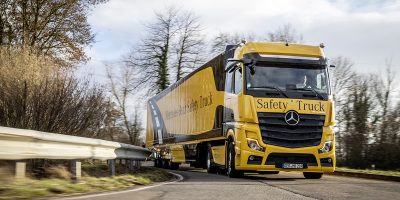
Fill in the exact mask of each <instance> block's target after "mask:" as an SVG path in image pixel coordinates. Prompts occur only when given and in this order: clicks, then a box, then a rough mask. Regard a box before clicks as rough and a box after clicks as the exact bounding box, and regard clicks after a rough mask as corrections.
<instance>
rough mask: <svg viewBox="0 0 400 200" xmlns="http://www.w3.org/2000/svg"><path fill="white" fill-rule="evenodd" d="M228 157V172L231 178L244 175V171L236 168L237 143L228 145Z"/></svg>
mask: <svg viewBox="0 0 400 200" xmlns="http://www.w3.org/2000/svg"><path fill="white" fill-rule="evenodd" d="M227 156H228V159H227V174H228V176H229V177H231V178H238V177H242V176H243V174H244V173H243V171H239V170H236V169H235V157H236V153H235V145H234V144H233V143H232V142H231V143H229V145H228V154H227Z"/></svg>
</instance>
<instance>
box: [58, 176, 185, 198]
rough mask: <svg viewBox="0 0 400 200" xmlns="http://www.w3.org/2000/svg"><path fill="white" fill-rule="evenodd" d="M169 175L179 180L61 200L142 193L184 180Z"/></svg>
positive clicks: (181, 177) (180, 177)
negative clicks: (142, 191) (141, 191)
mask: <svg viewBox="0 0 400 200" xmlns="http://www.w3.org/2000/svg"><path fill="white" fill-rule="evenodd" d="M168 173H171V174H173V175H174V176H176V177H178V180H175V181H170V182H164V183H160V184H156V185H150V186H144V187H140V188H135V189H131V190H122V191H114V192H105V193H99V194H89V195H84V196H77V197H66V198H61V200H75V199H87V198H94V197H101V196H107V195H113V194H123V193H128V192H136V191H140V190H147V189H150V188H155V187H159V186H162V185H168V184H172V183H176V182H179V181H182V180H183V176H182V175H180V174H176V173H173V172H168Z"/></svg>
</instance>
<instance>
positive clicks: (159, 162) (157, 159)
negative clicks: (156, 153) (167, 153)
mask: <svg viewBox="0 0 400 200" xmlns="http://www.w3.org/2000/svg"><path fill="white" fill-rule="evenodd" d="M154 167H157V168H161V167H162V163H161V159H159V158H156V159H155V160H154Z"/></svg>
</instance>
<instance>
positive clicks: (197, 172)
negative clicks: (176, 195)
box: [171, 166, 304, 182]
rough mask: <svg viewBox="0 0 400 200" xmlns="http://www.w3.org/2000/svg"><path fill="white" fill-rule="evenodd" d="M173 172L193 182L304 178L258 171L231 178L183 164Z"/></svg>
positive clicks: (292, 179)
mask: <svg viewBox="0 0 400 200" xmlns="http://www.w3.org/2000/svg"><path fill="white" fill-rule="evenodd" d="M171 172H176V173H179V174H181V175H183V177H184V178H185V179H184V181H191V182H197V181H199V182H201V181H211V182H246V181H247V182H248V181H266V182H287V181H296V180H304V178H303V177H299V176H296V174H294V176H291V174H290V175H286V174H285V175H281V174H258V173H245V175H244V176H243V177H241V178H229V177H228V176H227V175H226V174H223V173H217V174H209V173H207V171H206V170H205V169H200V168H192V167H186V166H181V167H180V168H179V170H171Z"/></svg>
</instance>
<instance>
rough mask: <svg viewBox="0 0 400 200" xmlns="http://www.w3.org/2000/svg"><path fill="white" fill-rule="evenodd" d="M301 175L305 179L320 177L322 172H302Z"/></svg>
mask: <svg viewBox="0 0 400 200" xmlns="http://www.w3.org/2000/svg"><path fill="white" fill-rule="evenodd" d="M303 175H304V178H306V179H320V178H321V177H322V175H323V173H314V172H303Z"/></svg>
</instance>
